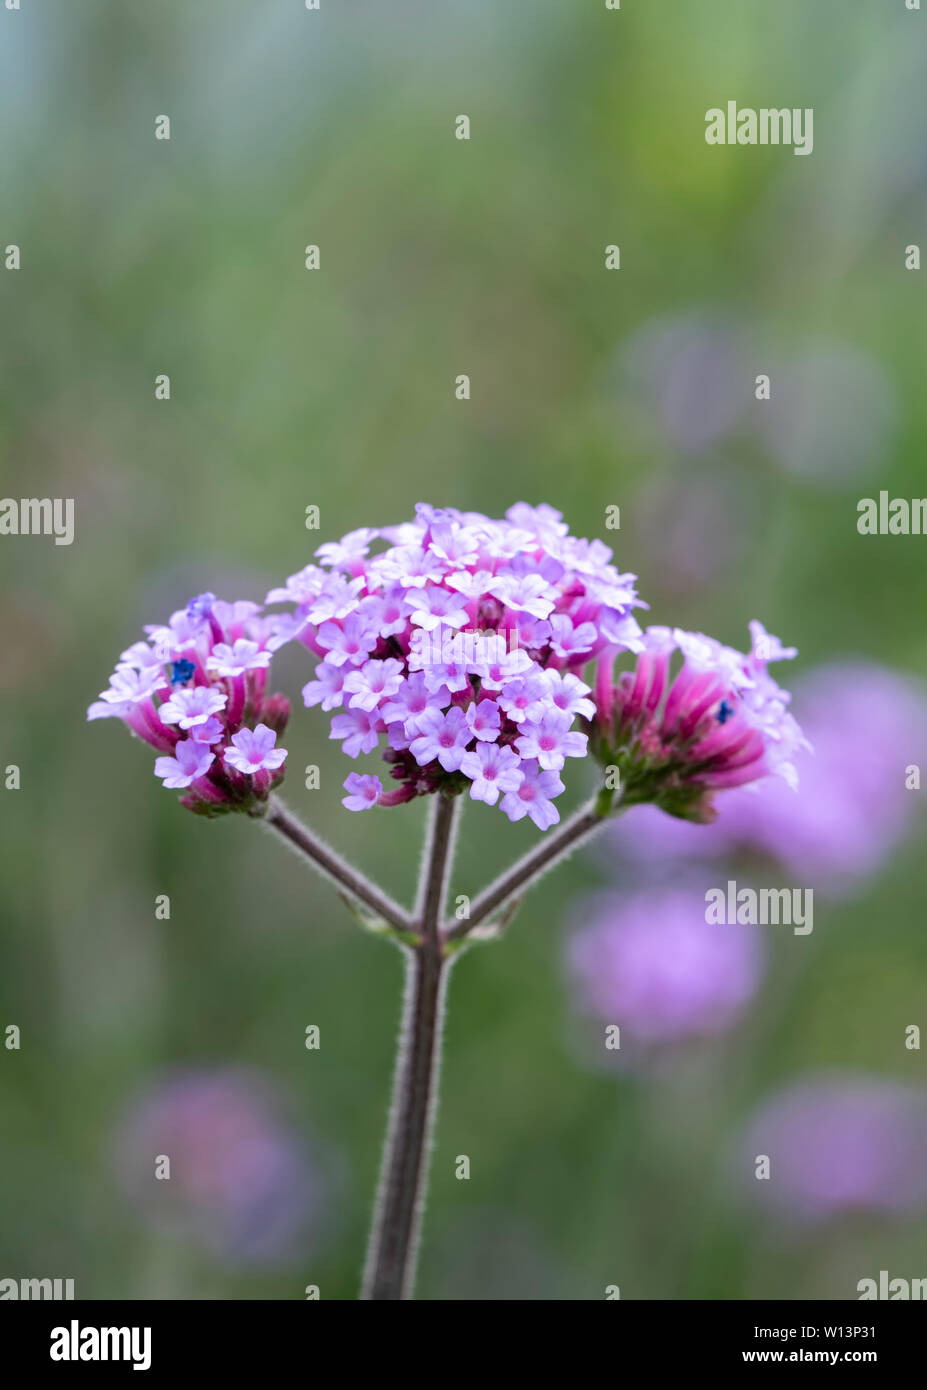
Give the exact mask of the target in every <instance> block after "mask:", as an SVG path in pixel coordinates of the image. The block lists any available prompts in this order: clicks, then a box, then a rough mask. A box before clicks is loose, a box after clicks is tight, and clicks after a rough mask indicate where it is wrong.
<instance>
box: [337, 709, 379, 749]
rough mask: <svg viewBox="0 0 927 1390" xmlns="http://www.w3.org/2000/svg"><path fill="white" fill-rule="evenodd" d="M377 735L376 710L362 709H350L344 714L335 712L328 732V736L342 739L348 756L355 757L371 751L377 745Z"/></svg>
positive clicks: (377, 716)
mask: <svg viewBox="0 0 927 1390" xmlns="http://www.w3.org/2000/svg"><path fill="white" fill-rule="evenodd" d="M379 736H380V717H379V715H378V714H377V712H376V710H372V711H368V710H363V709H352V710H348V711H347V713H345V714H336V715H335V717H334V719H333V720H332V728H331V733H330V734H329V738H341V739H344V744H343V747H344V751H345V753H347V755H348V757H349V758H356V757H358V756H359V755H360V754H361V753H372V752H373V750H374V749H375V748H376V746H377V742H378V741H379Z"/></svg>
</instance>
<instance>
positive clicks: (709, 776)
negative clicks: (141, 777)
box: [88, 502, 808, 830]
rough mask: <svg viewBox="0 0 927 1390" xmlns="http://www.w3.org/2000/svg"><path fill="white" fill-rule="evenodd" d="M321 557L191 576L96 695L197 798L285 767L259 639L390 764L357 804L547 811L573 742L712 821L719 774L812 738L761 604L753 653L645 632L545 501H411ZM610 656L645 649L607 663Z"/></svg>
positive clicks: (211, 797) (613, 583) (786, 770)
mask: <svg viewBox="0 0 927 1390" xmlns="http://www.w3.org/2000/svg"><path fill="white" fill-rule="evenodd" d="M316 558H317V560H318V563H317V564H310V565H307V566H306V567H305V569H302V570H300V571H299V573H298V574H294V575H291V577H290V578H289V579H288V580H287V582H286V585H285V586H284V587H283V588H279V589H272V590H271V592H270V593H269V594H268V595H267V600H266V602H267V603H268V604H275V605H276V604H288V605H292V607H291V608H290V609H289V610H288V611H285V612H277V613H274V614H263V615H262V610H261V608H260V606H259V605H258V604H255V603H249V602H238V603H223V602H221V601H219V600H218V599H216V597H215V595H213V594H201V595H199V596H198V597H197V598H194V599H191V600H190V602H189V604H188V605H187V607H186V608H185V609H182V610H180V611H178V612H177V613H175V614H174V615H173V616H172V617H171V619H170V621H169V622H168V623H167V624H166V625H164V626H151V627H148V628H147V629H146V631H147V633H148V640H147V641H146V642H137V643H135V645H134V646H132V647H130V648H129V649H128V650H127V651H125V652H123V654H122V657H121V659H120V661H119V663H118V664H117V667H116V671H115V673H114V675H113V676H112V678H111V682H110V687H109V689H108V690H105V691H103V693H102V695H101V697H100V700H99V702H97V703H96V704H94V705H92V706H91V707H90V710H89V712H88V717H89V718H91V719H98V718H102V717H104V716H106V715H116V716H118V717H120V718H121V719H123V720H124V721H125V723H126V724H128V726H129V727H130V728H131V729H132V731H133V732H134V733H136V734H138V735H139V737H140V738H143V739H145V740H146V741H147V742H148V743H150V744H152V745H153V746H154V747H155V748H156V749H157V750H158V751H159V753H161V754H162V756H161V757H159V758H158V759H157V761H156V763H155V772H156V773H157V775H158V776H159V777H161V778H162V779H163V781H164V784H165V786H167V787H172V788H178V789H181V790H184V791H186V795H185V796H184V797H183V798H182V801H183V804H184V805H185V806H188V807H190V809H192V810H195V811H199V812H201V813H204V814H218V813H221V812H223V811H228V810H245V811H250V812H253V813H255V814H260V812H261V810H262V809H263V808H264V806H265V805H266V801H267V796H268V793H269V791H270V789H271V787H272V786H273V785H275V784H276V783H277V782H279V781H280V779H281V778H282V776H283V770H282V765H283V761H284V759H285V757H286V752H285V750H284V749H280V748H277V747H276V738H277V734H278V733H280V732H282V730H283V728H284V726H285V724H286V721H287V718H288V716H289V704H288V702H287V701H286V700H285V699H284V697H283V696H281V695H272V696H270V697H268V696H267V695H266V694H265V690H266V684H267V675H268V667H269V665H270V660H271V655H272V653H273V652H275V651H277V650H278V649H279V648H280V647H282V646H283V645H285V644H286V643H288V642H292V641H296V642H299V643H301V644H302V645H303V646H305V647H306V648H308V650H309V651H310V652H312V653H313V654H314V655H315V656H316V657H317V658H318V665H317V667H316V670H315V674H314V677H313V679H312V680H310V681H309V682H308V683H307V684H306V685H305V687H304V688H303V692H302V693H303V699H304V701H305V704H306V705H307V706H309V707H312V706H315V705H320V706H321V707H322V709H323V710H324V711H326V712H329V713H331V714H332V719H331V732H330V737H331V738H333V739H337V740H339V741H340V742H341V744H342V747H343V749H344V751H345V753H347V755H348V757H350V758H358V757H359V756H360V755H361V754H372V753H373V752H374V751H376V750H380V751H381V752H382V756H383V759H384V760H385V761H386V763H387V764H389V766H390V775H391V778H392V781H393V783H394V785H393V786H392V787H391V788H390V789H389V790H384V786H383V783H382V782H381V780H380V778H379V777H377V776H375V775H373V774H371V773H360V772H352V773H351V775H350V776H349V777H348V778H347V780H346V782H345V784H344V786H345V790H346V792H347V795H346V796H345V797H344V799H343V804H344V805H345V806H347V807H348V808H349V809H350V810H353V811H361V810H366V809H367V808H369V807H371V806H376V805H379V806H394V805H398V804H400V803H401V802H404V801H409V800H411V799H412V798H413V797H416V796H423V795H428V794H430V793H433V792H437V791H444V792H449V793H462V792H468V793H469V795H470V797H471V798H472V799H473V800H475V801H484V802H486V803H487V804H488V805H491V806H495V805H498V806H500V807H501V809H502V811H503V812H504V813H505V814H506V815H507V816H508V818H509V819H510V820H513V821H515V820H522V819H523V818H524V817H526V816H527V817H530V818H531V820H532V821H534V823H535V824H536V825H537V826H538V827H539V828H540V829H542V830H547V829H549V827H550V826H552V825H554V824H556V823H557V822H558V821H559V819H560V816H559V812H558V810H557V807H556V806H555V805H554V802H555V800H556V799H557V797H559V796H560V794H561V793H562V792H563V791H564V784H563V781H562V780H561V776H560V774H561V772H562V770H563V768H564V765H565V763H566V760H567V759H568V758H582V757H584V756H585V755H586V754H587V752H591V753H593V754H594V755H595V757H596V758H597V759H598V761H599V762H600V763H601V764H602V765H603V767H605V768H606V770H607V772H608V773H610V774H611V773H614V772H616V771H617V772H618V773H619V774H620V788H621V803H622V804H623V805H625V806H628V805H634V804H636V803H641V802H652V803H654V804H656V805H657V806H660V807H662V809H663V810H665V811H668V812H670V814H672V815H676V816H681V817H684V818H686V819H690V820H698V821H707V820H710V819H712V817H713V815H714V808H713V806H712V801H711V796H712V793H713V792H714V791H716V790H718V789H721V788H726V787H737V786H742V785H746V784H748V783H754V782H756V781H758V780H760V779H762V778H764V777H766V776H768V775H769V774H778V775H780V776H782V777H784V778H785V779H786V780H787V781H789V782H790V783H793V784H794V781H795V770H794V766H793V757H794V754H795V752H796V750H797V749H799V748H801V747H807V746H808V745H807V743H806V741H805V740H804V738H803V736H802V733H801V730H800V729H799V727H798V725H797V723H796V722H795V720H794V719H793V718H792V716H791V715H790V714H789V712H788V703H789V696H788V694H787V693H786V692H785V691H783V690H782V689H781V688H780V687H779V686H778V685H777V684H776V682H775V681H774V680H773V679H772V677H771V676H770V675H769V673H768V669H767V667H768V663H769V662H770V661H774V660H779V659H782V658H785V657H791V656H794V655H795V651H794V649H788V650H787V649H785V648H783V647H782V646H781V644H780V643H779V641H778V639H777V638H774V637H770V636H769V634H768V633H766V631H765V629H764V628H763V627H762V624H760V623H757V622H754V623H752V624H751V633H752V637H753V645H752V648H751V651H750V653H749V654H747V655H744V654H743V653H741V652H737V651H734V650H733V649H732V648H731V647H725V646H723V645H722V644H721V643H720V642H717V641H715V640H714V639H713V638H710V637H705V636H704V635H703V634H701V633H692V632H684V631H682V630H681V629H679V628H674V629H669V628H665V627H651V628H649V629H648V630H647V632H646V633H644V632H642V630H641V628H640V625H639V624H638V622H637V619H636V618H635V616H634V609H635V608H638V607H645V606H646V605H644V604H643V603H642V602H641V600H640V599H639V598H638V596H637V591H636V589H635V579H636V576H635V575H633V574H622V573H620V572H619V570H618V569H617V568H616V567H615V565H614V564H613V563H612V552H611V550H610V549H609V548H608V546H606V545H604V544H603V543H602V542H601V541H599V540H592V541H589V540H579V539H577V538H576V537H575V536H571V535H570V534H569V531H568V528H567V525H566V523H565V522H564V521H563V519H562V517H561V515H560V513H559V512H557V511H554V509H553V508H552V507H549V506H544V505H542V506H538V507H531V506H529V505H528V504H527V503H523V502H520V503H518V504H516V505H515V506H513V507H511V508H509V510H508V512H507V513H506V515H505V518H504V519H502V520H492V519H490V518H489V517H486V516H483V515H482V513H480V512H460V511H457V510H455V509H453V508H441V509H439V508H435V507H431V506H428V505H426V504H424V503H422V504H420V505H419V506H418V507H417V508H416V514H415V519H414V520H412V521H409V522H405V523H403V524H401V525H399V526H391V527H384V528H373V527H364V528H363V529H361V530H358V531H352V532H350V534H348V535H347V536H345V537H344V538H343V539H342V540H341V541H338V542H336V543H331V542H329V543H326V544H325V545H321V546H320V547H319V548H318V550H317V551H316ZM623 653H625V654H626V653H631V654H632V656H635V657H636V661H637V666H636V670H634V671H628V672H625V673H624V674H623V675H621V676H620V677H619V678H618V679H617V681H616V680H615V677H614V666H615V661H616V658H617V657H620V656H621V655H622V654H623ZM676 653H679V654H680V655H681V657H682V666H681V670H679V671H678V673H677V674H676V676H675V678H674V679H671V678H670V662H671V659H672V658H673V657H674V655H675V654H676ZM593 662H595V663H597V674H596V677H595V690H594V698H591V697H592V696H593V689H592V687H591V686H590V685H588V684H587V683H586V681H585V680H584V679H583V676H584V673H585V669H586V667H587V666H589V664H590V663H593ZM609 788H610V789H612V790H616V789H617V786H616V783H615V782H614V781H612V780H610V779H607V780H606V791H605V792H604V793H603V796H604V798H605V799H604V801H603V803H602V811H601V813H602V814H606V813H607V811H608V809H609V806H610V804H611V803H610V801H609V791H608V789H609Z"/></svg>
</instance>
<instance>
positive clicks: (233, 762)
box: [225, 724, 286, 777]
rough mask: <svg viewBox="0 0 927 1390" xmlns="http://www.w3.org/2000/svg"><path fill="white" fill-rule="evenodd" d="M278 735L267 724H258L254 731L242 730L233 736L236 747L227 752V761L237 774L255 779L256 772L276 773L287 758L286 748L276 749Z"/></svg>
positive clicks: (228, 749)
mask: <svg viewBox="0 0 927 1390" xmlns="http://www.w3.org/2000/svg"><path fill="white" fill-rule="evenodd" d="M276 742H277V735H276V733H275V732H274V730H273V729H268V727H267V725H266V724H258V725H256V727H255V728H254V729H240V730H239V731H238V733H237V734H233V735H232V743H233V745H234V747H232V748H227V749H226V751H225V761H226V762H227V763H228V764H229V766H230V767H234V768H235V770H236V771H237V772H243V773H245V775H246V776H248V777H253V776H254V774H255V773H256V772H261V771H267V772H275V771H276V770H277V768H278V767H282V766H283V762H284V760H285V758H286V749H285V748H275V747H274V744H275V743H276Z"/></svg>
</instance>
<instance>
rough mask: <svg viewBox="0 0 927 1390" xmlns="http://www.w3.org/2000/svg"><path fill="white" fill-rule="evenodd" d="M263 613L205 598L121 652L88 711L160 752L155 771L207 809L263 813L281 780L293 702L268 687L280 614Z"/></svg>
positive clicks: (191, 803)
mask: <svg viewBox="0 0 927 1390" xmlns="http://www.w3.org/2000/svg"><path fill="white" fill-rule="evenodd" d="M260 611H261V610H260V606H259V605H258V604H256V603H250V602H248V601H247V600H240V601H239V602H237V603H225V602H223V601H222V600H221V599H217V598H216V596H215V594H211V593H206V594H199V595H197V597H196V598H193V599H191V600H190V602H189V603H188V604H187V605H186V607H185V608H181V609H178V611H177V612H176V613H174V614H172V616H171V617H170V619H169V620H168V622H167V623H165V624H163V625H161V624H152V625H150V626H149V627H148V628H147V629H146V631H147V633H148V641H147V642H135V643H134V644H133V645H132V646H131V647H129V648H128V649H127V650H126V651H124V652H123V653H122V657H121V659H120V661H119V662H118V663H117V665H116V669H115V671H114V673H113V675H112V676H111V677H110V684H109V687H108V689H106V690H104V691H103V692H102V693H101V695H100V699H99V700H98V701H96V702H95V703H94V704H92V705H91V706H90V708H89V710H88V711H87V718H88V719H101V718H104V717H105V716H107V715H109V716H113V717H116V718H119V719H122V720H123V721H124V723H125V724H126V725H128V727H129V729H130V730H131V732H132V733H134V734H136V735H137V736H138V737H139V738H141V739H143V740H144V741H145V742H146V743H149V744H151V745H152V747H154V748H156V749H157V750H158V752H159V753H160V754H161V755H162V756H161V757H159V758H157V759H156V761H155V773H156V775H157V776H158V777H160V778H161V779H162V780H163V782H164V785H165V786H166V787H169V788H172V789H177V790H183V791H185V792H186V795H185V796H183V797H182V798H181V802H182V804H183V805H184V806H186V807H187V808H188V809H189V810H191V811H196V812H197V813H199V814H201V815H220V814H222V813H224V812H227V811H248V812H251V813H252V814H260V813H261V812H262V811H263V809H264V808H265V806H266V801H267V795H268V792H269V790H270V788H271V786H272V785H276V784H277V783H279V782H280V781H281V779H282V777H283V771H282V767H283V762H284V759H285V758H286V750H285V749H282V748H276V747H275V746H274V745H275V743H276V739H277V735H278V733H282V732H283V730H284V728H285V727H286V723H287V719H288V717H289V703H288V701H287V700H286V699H285V698H284V697H283V696H282V695H267V693H266V690H267V675H268V667H269V666H270V661H271V647H270V645H269V643H270V639H271V637H272V635H273V634H274V632H275V631H276V620H273V621H272V622H271V623H270V625H268V620H267V619H266V618H263V617H261V616H259V615H260Z"/></svg>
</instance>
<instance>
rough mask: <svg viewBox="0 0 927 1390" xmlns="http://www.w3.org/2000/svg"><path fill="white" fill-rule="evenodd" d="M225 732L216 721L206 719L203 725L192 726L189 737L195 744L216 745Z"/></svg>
mask: <svg viewBox="0 0 927 1390" xmlns="http://www.w3.org/2000/svg"><path fill="white" fill-rule="evenodd" d="M224 732H225V730H224V728H223V726H222V724H220V722H219V720H218V719H212V718H210V719H207V720H206V722H205V724H194V725H193V728H192V729H191V730H190V737H191V738H192V739H193V741H194V742H195V743H217V742H218V741H219V739H220V738H221V737H222V735H223V733H224Z"/></svg>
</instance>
